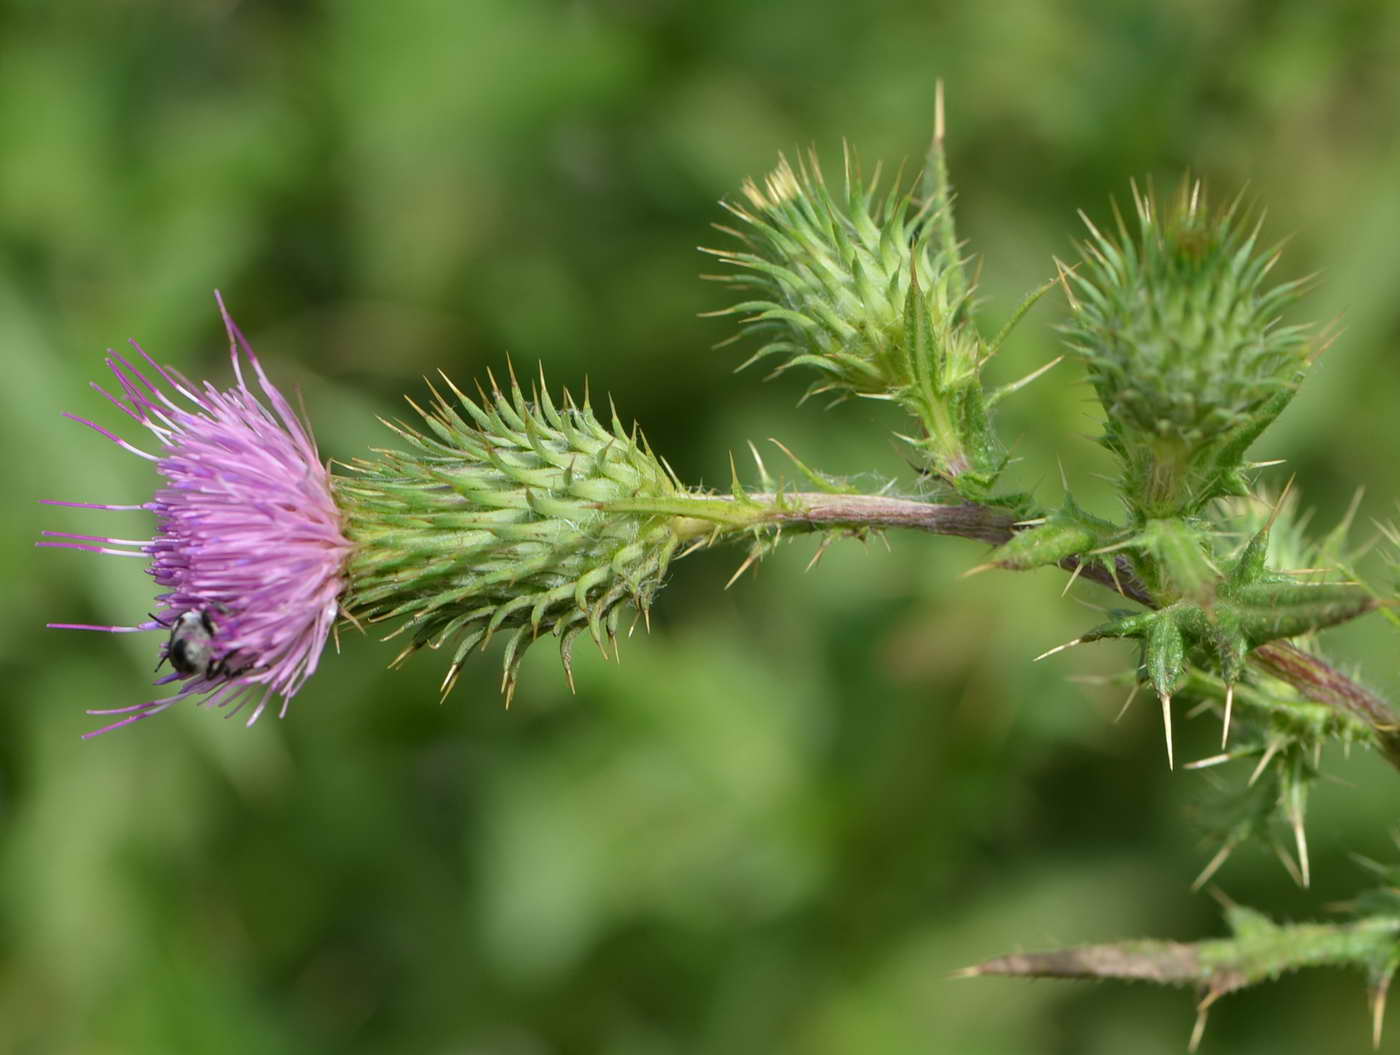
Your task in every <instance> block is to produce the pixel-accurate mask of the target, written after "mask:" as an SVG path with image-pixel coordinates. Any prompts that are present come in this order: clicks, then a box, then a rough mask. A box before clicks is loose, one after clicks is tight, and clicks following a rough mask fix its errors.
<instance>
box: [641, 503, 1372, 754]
mask: <svg viewBox="0 0 1400 1055" xmlns="http://www.w3.org/2000/svg"><path fill="white" fill-rule="evenodd" d="M684 501H685V506H686V508H685V510H684V515H686V516H688V517H695V518H697V519H699V520H709V519H713V520H714V521H717V522H722V523H724V524H725V525H727V526H730V527H733V526H735V525H736V524H738V523H740V522H742V523H743V524H744V526H748V527H758V526H761V525H777V526H783V527H789V528H793V527H795V528H800V529H810V530H814V531H815V530H821V529H823V528H830V527H843V526H844V527H852V528H858V527H873V528H887V527H888V528H910V529H913V530H915V531H926V532H929V533H930V534H934V535H953V536H956V537H958V538H966V539H974V540H976V541H979V542H986V543H989V544H990V545H993V546H999V545H1001V544H1002V543H1004V542H1006V541H1007V540H1008V539H1010V538H1011V536H1012V535H1013V534H1015V533H1016V530H1017V527H1016V525H1017V522H1018V521H1017V517H1016V514H1014V513H1012V512H1011V511H1009V510H1006V509H1000V508H997V507H996V506H988V505H981V504H978V503H976V502H960V503H957V504H955V505H946V504H939V503H933V502H920V501H917V500H915V499H910V498H893V497H888V496H885V495H861V494H827V493H823V492H788V493H782V494H770V493H750V494H746V495H745V496H744V498H743V500H742V502H740V501H738V500H736V499H734V498H732V497H730V496H727V495H711V496H694V495H692V496H689V497H688V498H687V499H685V500H684ZM711 503H713V504H723V506H724V510H723V512H722V513H721V512H720V510H719V509H716V510H715V513H716V514H719V515H716V516H713V518H711V517H707V516H706V515H705V512H704V507H705V505H706V504H711ZM741 510H742V512H741ZM653 511H655V512H662V511H663V510H661V509H656V510H653ZM676 512H681V511H680V510H676ZM1061 567H1063V568H1064V569H1065V570H1066V571H1071V572H1072V571H1074V570H1075V569H1076V568H1077V567H1078V561H1077V560H1075V559H1074V558H1072V557H1071V558H1069V559H1068V560H1065V561H1061ZM1081 577H1082V578H1085V579H1091V580H1093V581H1094V582H1096V583H1098V584H1099V585H1100V586H1106V587H1107V588H1109V589H1110V590H1113V591H1115V592H1116V593H1119V594H1121V595H1122V596H1124V597H1127V598H1129V599H1130V600H1133V601H1136V602H1138V603H1139V604H1141V605H1144V606H1146V607H1149V608H1150V607H1153V606H1154V605H1153V601H1152V598H1151V596H1150V595H1149V594H1148V592H1147V590H1146V588H1145V587H1144V586H1143V585H1142V583H1140V582H1139V581H1138V580H1137V578H1136V577H1135V576H1134V575H1133V572H1132V569H1131V568H1130V567H1129V566H1128V563H1127V562H1126V561H1124V560H1122V559H1121V558H1120V559H1119V560H1118V561H1117V567H1116V574H1115V573H1114V572H1110V571H1108V570H1107V569H1106V568H1104V567H1103V566H1102V565H1101V564H1097V563H1096V564H1092V565H1089V566H1086V567H1085V568H1084V569H1083V570H1082V572H1081ZM1250 660H1251V662H1253V663H1255V664H1257V665H1258V666H1259V667H1261V668H1262V669H1264V670H1266V671H1267V672H1268V673H1269V674H1271V675H1272V676H1274V677H1276V678H1278V679H1280V680H1281V681H1284V682H1286V683H1287V684H1289V685H1291V686H1292V687H1293V688H1294V689H1296V690H1297V691H1298V692H1299V693H1300V694H1301V695H1302V696H1304V697H1305V698H1307V699H1309V700H1311V701H1313V702H1315V703H1320V704H1322V705H1324V706H1326V707H1331V708H1333V709H1335V710H1338V711H1342V712H1344V713H1346V714H1347V715H1349V716H1351V717H1354V718H1359V719H1360V720H1361V721H1363V722H1365V723H1366V724H1367V725H1368V726H1369V727H1370V728H1371V730H1372V732H1373V733H1374V734H1375V739H1376V745H1377V746H1378V747H1379V748H1380V750H1381V753H1382V754H1383V755H1384V757H1385V759H1386V761H1388V762H1389V763H1390V764H1391V765H1392V766H1394V767H1395V768H1396V769H1397V770H1400V716H1397V715H1396V713H1395V711H1394V710H1393V709H1392V708H1391V706H1390V704H1388V703H1387V702H1386V701H1385V700H1383V699H1382V698H1381V697H1379V696H1377V695H1376V694H1375V693H1373V692H1372V691H1371V690H1370V689H1367V688H1366V687H1365V686H1363V685H1361V684H1359V683H1357V682H1355V681H1353V680H1352V679H1350V678H1348V677H1347V676H1346V675H1345V674H1343V673H1342V672H1341V671H1339V670H1337V669H1336V668H1335V667H1333V666H1331V665H1330V664H1329V663H1327V662H1326V661H1325V660H1323V659H1321V658H1319V657H1317V656H1314V655H1311V654H1310V653H1307V652H1304V651H1303V650H1302V649H1299V648H1297V647H1295V646H1294V645H1291V644H1289V643H1288V642H1286V641H1275V642H1271V643H1269V644H1267V645H1260V646H1259V647H1258V648H1256V649H1254V651H1253V652H1252V653H1251V654H1250Z"/></svg>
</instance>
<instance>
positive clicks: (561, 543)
mask: <svg viewBox="0 0 1400 1055" xmlns="http://www.w3.org/2000/svg"><path fill="white" fill-rule="evenodd" d="M444 380H446V378H445V377H444ZM447 384H448V385H449V387H451V382H450V381H448V382H447ZM452 393H453V395H455V396H456V400H457V401H456V403H455V404H454V403H451V402H448V401H447V400H446V399H444V398H443V397H442V396H441V395H439V394H438V393H437V392H436V390H434V392H433V396H434V399H433V403H432V405H431V408H430V409H429V410H423V409H421V408H419V407H417V406H416V405H414V409H415V410H417V411H418V413H419V414H421V415H422V417H423V420H424V422H425V423H426V425H427V428H428V434H427V435H425V434H423V433H421V432H418V431H417V430H415V429H413V428H410V427H409V426H407V425H405V424H402V423H395V424H391V425H390V427H391V428H393V429H394V431H395V432H397V433H398V434H399V436H400V437H402V438H403V440H404V441H406V442H407V444H408V445H409V448H410V449H409V451H407V452H401V451H392V450H380V451H376V454H378V455H379V458H378V460H375V461H357V462H356V463H355V464H354V465H353V466H351V468H352V469H353V470H355V472H356V473H357V476H356V477H355V478H346V477H339V478H337V481H336V488H337V494H338V497H339V499H340V502H341V504H342V508H343V509H344V510H345V514H346V522H347V523H346V534H347V535H348V537H349V538H350V539H351V541H353V542H354V543H355V547H356V548H355V553H354V556H353V557H352V558H351V561H350V566H349V574H350V581H351V586H350V593H349V595H348V597H347V599H346V602H345V607H346V610H347V611H348V612H350V613H351V615H352V616H353V617H354V618H355V619H357V620H361V619H362V620H366V621H369V622H378V621H381V620H388V619H402V620H404V623H403V626H402V627H400V629H399V630H397V631H395V634H398V633H408V634H410V635H411V639H410V641H409V643H408V645H407V646H406V647H405V648H404V650H403V651H402V652H401V653H400V654H399V656H398V658H397V659H396V660H395V663H399V662H402V661H403V660H404V659H406V658H407V657H408V656H409V655H411V654H412V653H413V652H415V651H416V650H418V649H419V648H422V647H423V646H424V645H426V646H428V647H430V648H440V647H442V646H443V645H445V644H452V645H454V646H455V650H454V652H453V655H452V663H451V666H450V668H449V669H448V672H447V675H446V677H445V678H444V679H443V692H444V694H445V693H447V692H449V691H451V689H452V686H453V685H454V684H455V683H456V679H457V675H458V673H459V671H460V669H461V665H462V662H463V659H464V657H465V656H466V654H467V653H468V652H469V651H470V650H471V649H472V648H473V647H474V646H476V645H478V644H479V645H481V647H483V648H484V647H485V646H486V645H487V644H488V643H489V641H490V640H491V637H492V636H493V634H494V633H495V632H496V631H497V630H503V631H506V632H508V633H509V641H508V642H507V645H506V649H505V659H504V676H503V679H502V689H503V691H504V692H505V694H506V699H507V701H509V699H510V696H511V694H512V693H513V692H514V688H515V680H516V674H517V670H518V668H519V665H520V661H521V657H522V656H523V655H524V652H525V649H526V648H528V647H529V645H530V644H531V643H532V642H533V641H534V640H535V639H536V638H537V637H538V636H539V635H540V634H541V633H544V632H551V633H554V634H556V635H558V636H559V637H560V652H561V654H562V656H563V660H564V667H565V671H566V673H568V676H569V679H570V683H571V684H572V680H573V675H572V671H571V670H570V656H571V650H572V643H573V640H574V638H575V637H576V636H577V635H578V634H579V633H580V632H581V631H582V630H583V629H585V628H587V629H589V630H590V631H591V632H592V636H593V638H594V640H595V641H596V642H597V643H598V646H599V647H600V648H602V649H604V652H605V654H606V645H607V643H608V642H609V641H610V640H611V641H612V642H613V645H614V648H615V647H616V635H617V630H618V623H619V617H620V615H621V612H622V609H623V607H624V606H625V605H628V604H630V605H631V606H633V607H634V608H636V609H637V610H638V612H639V614H644V613H645V612H646V610H647V608H648V606H649V604H650V602H651V599H652V596H653V595H654V594H655V592H656V590H657V589H658V588H659V587H660V585H661V581H662V578H663V576H664V575H665V572H666V567H667V564H668V563H669V561H670V558H671V555H672V554H673V553H674V552H675V549H676V546H677V538H676V535H675V532H674V531H673V529H672V523H673V521H672V518H670V517H665V516H653V515H643V514H635V513H619V512H611V511H609V510H608V508H607V504H608V503H609V502H614V501H625V500H631V499H637V498H662V497H667V496H670V495H674V494H677V493H678V492H679V491H680V488H679V485H678V484H677V482H676V480H675V478H674V476H673V475H672V474H671V472H670V470H669V468H667V467H666V466H665V465H664V464H663V463H662V462H661V461H660V460H659V459H657V458H656V456H655V455H653V454H652V453H651V451H650V449H649V448H648V447H647V446H646V444H645V442H644V441H643V440H642V439H641V438H640V437H639V436H638V435H637V434H636V432H635V430H634V431H633V432H632V433H630V434H629V433H628V432H627V430H625V429H624V428H623V427H622V425H621V423H620V422H619V421H618V418H617V415H616V413H615V412H614V413H613V415H612V426H611V428H608V427H606V426H604V425H603V424H602V423H601V422H599V421H598V419H597V418H595V417H594V415H593V411H592V409H591V408H590V407H589V404H588V400H587V398H585V400H584V402H583V405H582V406H579V405H576V404H575V403H574V402H573V400H572V399H571V398H570V397H569V396H568V394H567V393H566V394H565V397H564V401H563V405H562V406H556V405H555V404H554V402H553V401H552V400H551V398H550V396H549V393H548V391H547V390H546V389H545V387H544V383H543V379H542V378H541V382H540V385H539V388H538V389H535V390H533V391H532V392H531V393H530V394H529V396H528V397H527V396H526V395H525V393H524V392H523V391H522V390H521V388H520V386H519V384H518V383H517V382H516V380H515V377H514V375H512V376H511V381H510V385H509V392H502V391H501V390H500V388H498V387H497V386H496V384H495V381H494V379H492V387H491V393H490V395H489V396H488V395H485V394H482V395H481V397H480V399H479V400H478V401H473V400H471V399H468V398H467V397H466V396H464V395H463V394H462V393H461V392H459V391H458V390H457V389H456V388H455V387H452ZM410 403H412V401H411V400H410ZM390 636H394V635H390Z"/></svg>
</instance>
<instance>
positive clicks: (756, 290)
mask: <svg viewBox="0 0 1400 1055" xmlns="http://www.w3.org/2000/svg"><path fill="white" fill-rule="evenodd" d="M940 158H941V154H938V153H937V151H935V155H934V159H933V160H934V161H935V162H937V161H939V159H940ZM853 167H854V166H853V164H852V162H851V160H850V159H849V157H848V159H847V166H846V168H847V172H846V180H845V185H844V188H843V190H841V191H839V192H837V191H833V190H832V189H831V188H829V187H828V185H827V183H826V181H825V179H824V178H823V176H822V172H821V168H820V166H819V165H818V163H817V161H816V158H815V156H813V157H812V158H811V160H810V161H809V162H806V163H801V164H799V165H798V167H797V168H793V166H792V165H791V164H789V162H788V161H787V160H786V159H783V160H782V161H781V163H780V164H779V165H778V167H777V169H775V170H774V171H773V173H772V174H770V175H769V176H768V178H767V179H766V180H765V181H764V182H763V185H762V186H759V185H758V184H755V183H753V182H748V183H746V184H745V185H744V187H743V200H742V201H737V202H726V203H725V207H726V208H728V209H729V211H730V212H731V213H733V214H734V215H735V216H737V217H738V218H739V219H740V220H742V221H743V223H744V227H743V229H742V230H731V229H729V228H721V230H724V231H726V233H729V234H732V235H734V236H736V237H738V238H740V239H741V240H742V241H743V243H744V244H743V247H742V248H738V249H724V250H717V249H716V250H705V251H706V252H710V253H713V254H714V255H716V256H718V257H719V258H720V259H721V260H722V261H724V262H725V263H726V264H729V265H731V266H733V267H734V268H736V269H737V271H736V273H734V274H730V275H723V276H714V277H717V278H720V279H722V280H723V281H725V282H727V283H728V284H729V285H731V286H733V287H734V288H736V289H740V290H743V291H746V292H748V293H749V294H750V296H749V297H748V298H747V299H745V300H743V301H742V302H741V303H739V304H736V305H734V306H732V307H730V308H726V309H724V310H723V311H720V312H715V313H714V314H718V315H728V314H739V315H742V316H743V318H742V320H741V326H742V327H743V329H744V331H745V332H750V333H754V334H756V335H760V336H762V337H763V338H764V343H763V345H762V347H760V348H759V350H758V351H757V352H755V353H754V355H753V356H752V357H750V359H749V360H748V362H746V363H745V364H744V365H748V363H752V362H755V361H757V360H759V359H763V358H766V357H770V356H771V357H774V358H777V359H780V360H781V362H779V364H778V366H777V368H776V369H775V370H774V371H773V374H775V375H776V374H779V373H782V372H783V371H785V370H787V369H788V368H790V367H793V366H802V367H808V368H812V369H815V370H816V371H817V372H818V374H819V375H820V376H819V378H818V380H816V381H815V382H813V384H812V386H811V388H809V390H808V393H807V394H808V395H809V396H810V395H815V394H821V393H831V394H834V395H835V396H836V398H837V399H838V400H839V399H840V398H844V397H846V396H852V395H856V396H866V397H870V398H876V399H890V400H893V401H895V402H897V403H899V404H900V405H901V406H903V407H904V408H905V409H906V410H908V411H909V412H910V413H911V414H913V415H914V416H915V417H916V418H918V419H919V421H920V422H921V423H922V425H923V428H924V432H925V435H923V436H920V437H912V438H911V442H912V443H913V445H914V446H915V448H916V449H917V450H918V451H919V454H920V456H921V458H922V460H923V461H924V462H926V464H927V466H928V468H929V470H930V471H931V472H933V473H935V474H937V475H938V476H940V477H942V478H943V479H944V480H946V481H948V482H950V483H955V484H956V485H957V487H958V489H959V490H960V491H961V492H962V493H963V494H964V497H973V498H980V497H983V496H984V495H985V493H986V492H987V490H988V489H989V488H990V486H991V484H992V483H993V482H994V481H995V479H996V476H997V474H998V473H999V472H1000V470H1001V468H1002V466H1003V465H1004V464H1005V461H1006V454H1005V451H1004V450H1002V448H1001V445H1000V444H999V443H998V442H997V441H996V439H995V437H994V436H993V434H992V431H991V426H990V423H989V421H988V415H987V410H988V407H989V405H990V403H991V402H992V400H991V399H990V398H989V397H987V396H986V395H985V394H984V392H983V390H982V385H981V381H980V378H979V370H980V368H981V366H982V364H983V363H984V362H985V361H986V360H987V358H989V357H990V356H991V355H992V354H993V353H994V352H995V350H996V349H995V345H988V344H987V343H986V342H985V341H983V340H982V338H981V337H980V335H979V334H978V332H977V330H976V328H975V327H974V326H972V325H971V322H970V319H969V315H970V309H971V296H970V290H969V288H968V285H967V282H966V280H965V277H964V274H963V267H962V261H961V259H960V258H959V256H958V249H957V243H956V240H955V238H954V236H953V235H952V220H951V212H950V210H951V202H950V192H949V191H948V188H947V186H946V184H943V183H935V184H932V185H931V188H932V189H931V190H930V191H929V192H928V193H927V194H926V200H923V201H921V200H919V199H918V198H917V197H916V196H915V193H914V188H913V187H912V186H907V187H906V186H902V185H901V183H900V181H899V179H898V178H896V179H895V180H894V182H893V185H892V186H890V187H889V188H888V189H887V190H883V191H881V190H879V189H878V185H879V172H878V169H877V171H876V174H875V176H874V177H873V178H871V179H870V180H869V181H866V180H864V179H863V178H862V177H861V175H860V174H859V172H858V171H856V172H853V171H852V169H853ZM939 171H941V169H940V170H939ZM1022 310H1024V308H1023V309H1022ZM1018 317H1019V316H1018Z"/></svg>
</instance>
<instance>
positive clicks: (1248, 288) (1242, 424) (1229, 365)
mask: <svg viewBox="0 0 1400 1055" xmlns="http://www.w3.org/2000/svg"><path fill="white" fill-rule="evenodd" d="M1133 200H1134V204H1135V206H1136V213H1137V227H1138V230H1137V233H1136V235H1134V234H1131V233H1129V231H1128V228H1127V225H1126V224H1125V223H1124V222H1123V220H1122V218H1121V217H1120V218H1119V221H1118V230H1117V232H1116V234H1106V233H1104V232H1102V231H1100V230H1099V229H1098V228H1097V227H1095V226H1094V225H1093V224H1092V223H1089V231H1090V237H1089V239H1088V241H1087V242H1086V243H1084V245H1083V246H1082V252H1083V257H1084V263H1083V266H1082V267H1080V268H1079V269H1078V270H1077V271H1075V272H1074V273H1073V274H1072V276H1071V277H1072V280H1073V283H1074V295H1073V308H1074V315H1073V318H1072V320H1071V322H1070V324H1069V326H1068V327H1067V334H1068V337H1069V340H1070V343H1071V344H1072V345H1073V347H1074V348H1075V349H1076V350H1077V351H1078V352H1079V353H1080V354H1082V355H1083V356H1084V359H1085V361H1086V363H1087V365H1088V368H1089V379H1090V381H1092V382H1093V385H1094V388H1095V390H1096V392H1097V393H1098V397H1099V401H1100V402H1101V403H1102V404H1103V407H1104V410H1105V412H1106V413H1107V419H1108V420H1107V422H1106V424H1105V435H1104V439H1103V442H1104V445H1105V446H1107V447H1108V448H1109V449H1110V450H1112V451H1113V452H1114V453H1115V454H1117V455H1118V457H1119V458H1120V459H1121V460H1122V463H1123V483H1124V490H1125V492H1126V495H1127V498H1128V500H1129V501H1130V502H1131V503H1132V505H1133V507H1134V511H1135V512H1136V513H1137V514H1138V515H1139V516H1140V517H1141V518H1143V519H1148V518H1154V517H1171V516H1180V515H1183V514H1185V515H1189V514H1192V513H1195V512H1197V511H1199V510H1200V509H1201V507H1202V506H1204V505H1205V503H1206V502H1208V501H1210V500H1211V499H1213V498H1218V497H1221V496H1224V495H1232V494H1243V493H1245V482H1244V480H1243V479H1242V478H1241V476H1240V472H1241V469H1242V467H1243V464H1244V455H1245V452H1246V450H1247V448H1248V447H1249V445H1250V443H1252V442H1253V441H1254V439H1255V438H1256V437H1257V436H1258V435H1259V434H1260V433H1261V432H1262V431H1263V430H1264V428H1265V427H1267V426H1268V425H1269V423H1270V422H1272V421H1273V420H1274V418H1276V417H1277V416H1278V415H1279V413H1280V412H1281V411H1282V410H1283V408H1284V407H1285V406H1287V405H1288V403H1289V401H1290V400H1291V399H1292V397H1293V394H1294V392H1295V390H1296V388H1297V385H1298V382H1299V381H1300V379H1301V376H1302V372H1303V371H1304V369H1305V368H1306V366H1307V361H1308V343H1307V340H1306V335H1305V331H1306V327H1302V326H1281V325H1280V324H1279V316H1280V313H1281V312H1282V311H1283V310H1284V309H1285V308H1286V307H1287V306H1288V305H1289V304H1290V303H1292V302H1293V301H1294V300H1295V299H1296V298H1297V296H1298V295H1299V293H1300V292H1301V290H1302V288H1303V286H1304V285H1305V283H1304V282H1301V281H1299V282H1290V283H1285V284H1282V285H1275V286H1269V285H1267V284H1266V279H1267V277H1268V274H1269V271H1270V270H1271V269H1272V268H1273V265H1274V263H1275V262H1276V261H1277V259H1278V253H1277V251H1263V250H1260V249H1259V248H1258V246H1257V240H1258V233H1259V227H1258V224H1257V223H1256V224H1254V225H1252V226H1247V225H1245V224H1244V223H1242V222H1241V218H1240V217H1239V216H1238V215H1237V213H1238V211H1239V209H1238V202H1237V203H1236V205H1235V206H1232V207H1231V208H1230V209H1228V210H1226V211H1225V212H1224V213H1222V214H1220V215H1216V216H1212V215H1210V214H1209V213H1208V211H1207V208H1206V205H1205V202H1204V200H1203V195H1202V193H1201V190H1200V186H1199V184H1196V185H1183V187H1182V191H1181V194H1180V195H1179V196H1178V197H1177V199H1176V200H1175V202H1174V203H1173V204H1172V205H1171V206H1170V207H1169V209H1168V211H1167V213H1166V215H1165V216H1163V215H1160V214H1159V208H1158V205H1157V202H1156V200H1155V199H1154V198H1153V197H1152V196H1150V195H1147V196H1144V195H1140V194H1138V193H1137V192H1136V190H1135V191H1134V195H1133ZM1088 222H1089V221H1088V220H1087V219H1086V223H1088Z"/></svg>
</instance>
